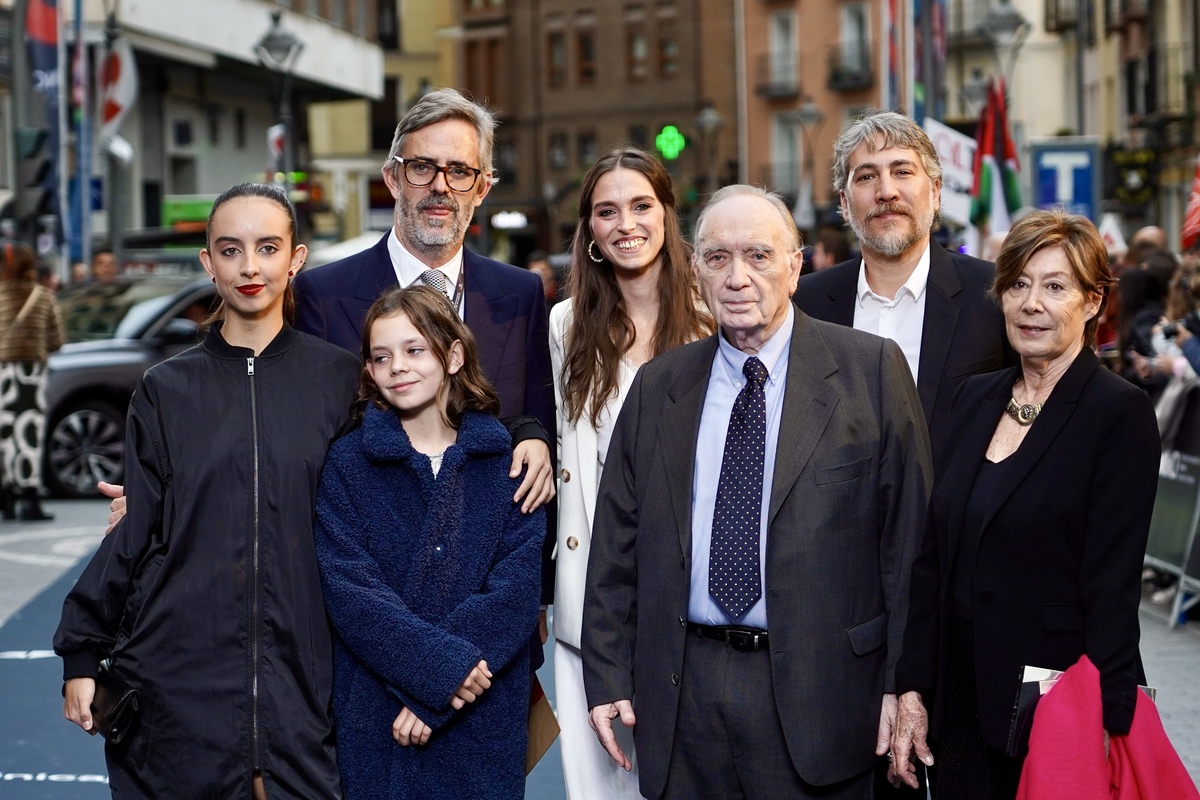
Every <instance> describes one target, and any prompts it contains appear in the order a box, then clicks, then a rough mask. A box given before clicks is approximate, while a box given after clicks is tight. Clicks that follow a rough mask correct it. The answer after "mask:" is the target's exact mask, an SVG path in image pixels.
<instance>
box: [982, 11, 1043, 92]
mask: <svg viewBox="0 0 1200 800" xmlns="http://www.w3.org/2000/svg"><path fill="white" fill-rule="evenodd" d="M1032 29H1033V25H1031V24H1030V22H1029V20H1027V19H1025V17H1024V15H1022V14H1021V12H1020V11H1018V10H1017V9H1016V7H1015V6H1013V4H1012V0H1000V1H999V2H998V3H996V4H995V5H994V6H992V7H991V8H990V9H988V13H987V16H986V17H984V19H983V23H982V24H981V25H980V32H981V33H983V35H984V36H985V37H987V39H988V41H989V42H991V43H992V48H993V53H994V54H995V56H996V66H997V67H999V68H1000V75H1001V76H1002V77H1003V78H1004V92H1005V96H1004V101H1005V103H1006V104H1007V102H1008V97H1009V91H1010V89H1009V87H1010V86H1011V85H1012V77H1013V70H1014V68H1015V67H1016V65H1017V54H1018V53H1020V52H1021V47H1022V46H1023V45H1024V44H1025V39H1026V38H1027V37H1028V36H1029V32H1030V31H1031V30H1032Z"/></svg>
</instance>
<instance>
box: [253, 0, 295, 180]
mask: <svg viewBox="0 0 1200 800" xmlns="http://www.w3.org/2000/svg"><path fill="white" fill-rule="evenodd" d="M282 17H283V12H281V11H272V12H271V27H270V28H268V29H267V32H266V33H265V34H263V37H262V38H261V39H259V40H258V43H257V44H256V45H254V53H255V55H257V56H258V63H260V64H262V65H263V66H264V67H266V68H267V69H269V70H271V71H272V72H277V73H279V75H280V86H279V122H280V124H281V125H283V130H284V133H283V188H284V190H285V191H287V192H288V194H289V195H290V194H291V188H292V186H291V184H292V171H293V170H294V169H295V168H296V151H295V137H294V136H293V132H292V77H293V76H294V75H295V67H296V60H297V59H298V58H299V57H300V51H301V50H303V49H304V42H302V41H300V39H298V38H297V37H296V35H295V34H294V33H292V32H291V31H289V30H288V29H287V28H285V27H283V23H282Z"/></svg>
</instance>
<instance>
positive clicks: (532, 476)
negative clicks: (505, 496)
mask: <svg viewBox="0 0 1200 800" xmlns="http://www.w3.org/2000/svg"><path fill="white" fill-rule="evenodd" d="M522 466H528V467H529V468H528V469H527V470H526V471H525V479H524V480H522V481H521V485H520V486H518V487H517V493H516V494H515V495H513V502H514V503H521V513H522V514H529V513H532V512H533V511H534V510H535V509H537V508H538V507H539V506H544V505H546V503H549V502H550V500H551V499H552V498H553V497H554V466H553V465H552V464H551V463H550V448H549V447H548V446H547V445H546V443H545V442H543V441H542V440H541V439H526V440H525V441H523V442H521V443H519V444H518V445H517V446H516V447H514V448H513V460H512V467H511V468H510V469H509V471H508V477H510V478H515V477H517V476H518V475H520V474H521V467H522ZM522 498H524V500H525V502H523V503H522V502H521V499H522Z"/></svg>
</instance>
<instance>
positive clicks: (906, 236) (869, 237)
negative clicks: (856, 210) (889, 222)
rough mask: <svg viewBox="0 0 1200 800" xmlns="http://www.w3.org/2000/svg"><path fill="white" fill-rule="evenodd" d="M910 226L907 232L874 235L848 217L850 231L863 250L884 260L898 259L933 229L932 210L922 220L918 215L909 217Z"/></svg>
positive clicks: (857, 221) (854, 218)
mask: <svg viewBox="0 0 1200 800" xmlns="http://www.w3.org/2000/svg"><path fill="white" fill-rule="evenodd" d="M909 220H911V223H912V224H911V225H909V228H908V231H907V232H904V231H899V230H894V231H888V232H886V233H884V234H882V235H879V236H877V235H875V234H874V233H872V232H871V231H870V230H869V229H868V228H867V226H866V225H864V224H862V223H861V222H859V220H858V219H857V218H856V217H854V216H851V217H850V229H851V230H853V231H854V235H855V236H857V237H858V240H859V242H860V243H861V244H862V246H863V249H864V250H869V251H871V252H873V253H878V254H879V255H881V256H883V257H884V258H898V257H899V256H900V255H902V254H903V253H904V252H905V251H907V250H908V249H909V248H910V247H912V246H913V245H915V244H917V243H918V242H920V241H921V240H922V239H924V238H925V237H926V236H928V235H929V232H930V231H931V230H932V229H933V210H932V209H930V211H929V213H928V214H927V215H926V216H925V217H924V218H922V216H920V215H916V216H910V217H909Z"/></svg>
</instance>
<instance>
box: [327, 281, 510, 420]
mask: <svg viewBox="0 0 1200 800" xmlns="http://www.w3.org/2000/svg"><path fill="white" fill-rule="evenodd" d="M400 314H403V315H405V316H406V317H408V319H409V321H411V322H412V324H413V327H414V328H416V329H417V330H418V331H420V332H421V335H422V336H424V337H425V341H426V342H428V343H429V351H430V352H431V353H433V357H434V358H436V359H437V360H438V363H439V364H441V365H442V371H443V372H447V373H448V371H449V369H450V349H451V348H452V347H453V346H454V342H455V341H459V342H462V348H463V363H462V367H460V368H459V370H458V372H456V373H454V374H453V375H450V374H447V375H446V383H445V386H446V394H445V398H446V402H445V405H444V406H439V407H440V408H441V412H442V420H443V421H445V423H446V424H447V425H449V426H450V427H452V428H454V429H455V430H457V429H458V426H459V424H460V423H461V422H462V417H463V414H464V413H465V412H467V411H481V412H483V413H484V414H491V415H492V416H495V415H497V414H499V413H500V397H499V396H498V395H497V394H496V390H495V389H493V388H492V384H491V383H490V382H489V381H488V379H487V376H486V375H484V374H483V368H482V367H481V366H480V365H479V352H478V349H477V348H476V346H475V337H474V336H473V335H472V334H471V330H470V329H469V328H468V327H467V326H466V324H465V323H464V322H463V321H462V320H461V319H459V317H458V312H456V311H455V310H454V307H453V306H451V305H450V301H449V299H447V298H446V295H444V294H442V293H441V292H439V291H437V290H436V289H431V288H430V287H428V286H409V287H408V288H405V289H392V290H391V291H389V292H386V293H385V294H383V295H382V296H381V297H380V298H379V299H378V300H376V301H375V303H374V304H373V305H372V306H371V308H370V310H369V311H367V321H366V322H365V323H364V324H363V338H362V363H363V371H362V375H361V377H360V378H359V383H358V397H356V398H355V399H354V405H352V406H351V407H350V414H351V416H352V417H353V418H354V420H355V421H356V422H362V418H363V414H365V413H366V410H367V404H368V403H370V404H371V405H373V406H375V407H376V408H378V409H380V410H382V411H390V410H391V409H392V406H391V405H389V404H388V402H387V401H386V400H384V399H383V395H382V394H380V393H379V387H378V386H376V385H375V381H374V380H372V379H371V373H370V372H369V371H368V369H367V364H369V363H370V360H371V327H372V326H373V325H374V324H375V321H376V320H378V319H382V318H383V317H395V316H398V315H400Z"/></svg>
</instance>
